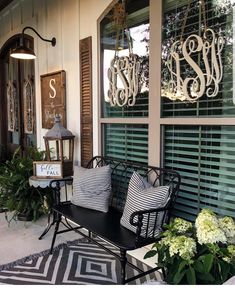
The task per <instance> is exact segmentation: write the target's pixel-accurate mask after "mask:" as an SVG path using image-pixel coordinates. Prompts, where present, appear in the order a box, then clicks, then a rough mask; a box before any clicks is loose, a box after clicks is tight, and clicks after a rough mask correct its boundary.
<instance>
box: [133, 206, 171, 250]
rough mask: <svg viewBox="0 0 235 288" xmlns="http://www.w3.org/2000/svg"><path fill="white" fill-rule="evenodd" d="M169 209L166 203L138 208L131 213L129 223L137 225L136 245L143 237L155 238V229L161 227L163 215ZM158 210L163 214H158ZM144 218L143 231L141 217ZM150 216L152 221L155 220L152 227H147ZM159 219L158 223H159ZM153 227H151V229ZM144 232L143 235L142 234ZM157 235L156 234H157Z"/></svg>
mask: <svg viewBox="0 0 235 288" xmlns="http://www.w3.org/2000/svg"><path fill="white" fill-rule="evenodd" d="M168 210H169V205H168V203H167V204H165V205H164V206H158V207H157V208H154V209H149V210H139V211H135V212H133V213H132V214H131V216H130V224H131V225H133V226H135V227H137V228H136V246H137V247H138V246H139V245H138V243H139V242H140V240H143V238H149V237H150V238H156V237H155V230H157V229H158V230H159V228H160V229H161V228H162V226H163V223H164V219H165V215H166V213H167V212H168ZM160 212H162V213H163V215H161V214H160ZM159 214H160V215H161V218H160V217H159ZM144 217H145V219H146V226H145V229H146V230H145V231H144V233H141V232H143V231H142V226H143V219H144ZM150 218H151V220H152V221H154V222H155V225H154V228H153V227H151V231H150V227H149V221H150ZM159 219H160V223H159ZM152 228H153V229H152ZM143 234H144V235H143ZM157 236H158V235H157Z"/></svg>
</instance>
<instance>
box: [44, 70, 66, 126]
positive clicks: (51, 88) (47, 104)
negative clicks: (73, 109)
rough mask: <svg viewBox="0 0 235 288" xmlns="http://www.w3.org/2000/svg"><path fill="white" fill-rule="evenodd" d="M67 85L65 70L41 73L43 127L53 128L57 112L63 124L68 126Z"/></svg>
mask: <svg viewBox="0 0 235 288" xmlns="http://www.w3.org/2000/svg"><path fill="white" fill-rule="evenodd" d="M65 87H66V77H65V71H64V70H61V71H57V72H53V73H49V74H45V75H41V95H42V98H41V100H42V128H46V129H51V128H52V127H53V125H54V120H55V115H56V114H59V115H60V117H61V123H62V125H63V126H64V127H66V109H65V102H66V101H65Z"/></svg>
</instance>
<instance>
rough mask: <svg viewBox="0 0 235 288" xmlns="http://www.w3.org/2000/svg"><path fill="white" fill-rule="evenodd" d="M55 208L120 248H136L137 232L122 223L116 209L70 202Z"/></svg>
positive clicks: (120, 214)
mask: <svg viewBox="0 0 235 288" xmlns="http://www.w3.org/2000/svg"><path fill="white" fill-rule="evenodd" d="M54 210H55V211H57V212H59V213H60V214H62V215H63V216H65V217H67V218H68V219H70V220H72V221H73V222H75V223H79V225H80V226H82V227H84V228H86V229H88V230H89V231H90V232H93V233H95V234H97V235H98V236H101V237H102V238H103V239H104V240H107V241H109V242H111V243H112V244H114V245H117V246H118V247H120V248H123V249H126V250H133V249H135V248H136V247H135V239H136V234H135V233H133V232H131V231H129V230H128V229H126V228H125V227H122V226H121V225H120V219H121V216H122V213H120V212H119V211H117V210H116V209H113V208H110V209H109V211H108V212H107V213H103V212H99V211H95V210H92V209H87V208H83V207H79V206H76V205H73V204H72V205H71V204H70V203H68V204H62V205H58V206H55V207H54ZM143 240H144V239H143ZM146 244H148V243H146Z"/></svg>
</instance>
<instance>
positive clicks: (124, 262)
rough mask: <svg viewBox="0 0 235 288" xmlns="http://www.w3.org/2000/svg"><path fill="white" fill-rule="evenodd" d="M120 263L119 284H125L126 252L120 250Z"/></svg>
mask: <svg viewBox="0 0 235 288" xmlns="http://www.w3.org/2000/svg"><path fill="white" fill-rule="evenodd" d="M120 256H121V257H120V262H121V284H122V285H123V284H125V279H126V262H127V258H126V250H123V249H120Z"/></svg>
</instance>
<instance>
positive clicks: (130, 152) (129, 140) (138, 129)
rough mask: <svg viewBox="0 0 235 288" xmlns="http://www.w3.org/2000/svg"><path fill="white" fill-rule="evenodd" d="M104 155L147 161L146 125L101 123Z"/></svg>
mask: <svg viewBox="0 0 235 288" xmlns="http://www.w3.org/2000/svg"><path fill="white" fill-rule="evenodd" d="M103 130H104V131H103V135H104V153H103V154H104V155H105V156H110V157H114V158H118V159H121V160H128V161H135V162H140V163H144V164H147V163H148V125H144V124H134V125H131V124H103Z"/></svg>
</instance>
